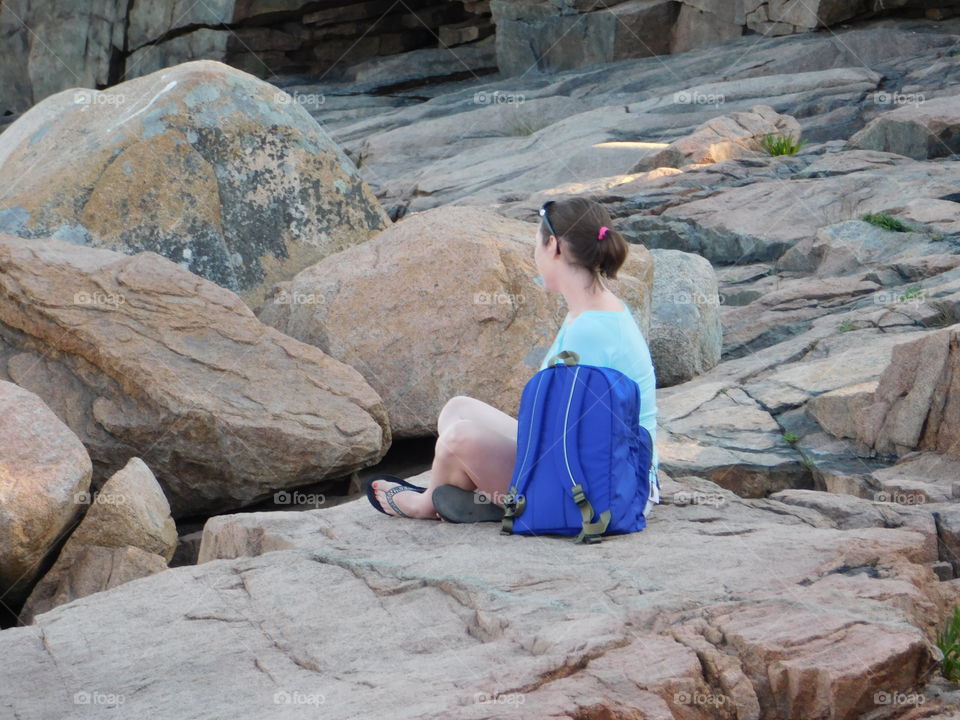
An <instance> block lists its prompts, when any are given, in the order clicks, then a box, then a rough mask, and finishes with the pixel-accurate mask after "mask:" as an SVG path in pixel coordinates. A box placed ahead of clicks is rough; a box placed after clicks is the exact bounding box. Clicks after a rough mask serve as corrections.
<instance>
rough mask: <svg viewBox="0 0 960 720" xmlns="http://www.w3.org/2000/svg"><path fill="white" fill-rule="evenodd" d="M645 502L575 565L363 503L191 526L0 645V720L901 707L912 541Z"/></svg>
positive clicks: (743, 714)
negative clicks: (176, 559)
mask: <svg viewBox="0 0 960 720" xmlns="http://www.w3.org/2000/svg"><path fill="white" fill-rule="evenodd" d="M416 480H418V481H420V482H423V481H424V480H425V478H424V477H418V478H416ZM662 480H663V486H664V499H665V500H666V504H664V505H661V506H658V507H656V508H655V509H654V511H653V512H652V517H651V520H650V524H649V526H648V528H647V529H646V530H644V531H643V532H642V533H637V534H633V535H627V536H616V537H608V538H606V539H605V540H604V541H603V542H602V543H601V544H599V545H596V546H578V545H575V544H573V543H572V542H570V540H569V539H568V538H566V539H562V538H555V537H542V538H536V537H520V536H504V535H501V534H500V533H499V526H498V525H496V524H477V525H452V524H446V523H439V522H435V521H414V520H403V519H397V518H391V517H387V516H385V515H382V514H379V513H377V512H376V511H374V510H373V509H372V508H370V507H369V505H368V504H367V503H366V502H365V501H363V500H362V499H361V500H358V501H356V502H350V503H346V504H344V505H340V506H337V507H335V508H332V509H329V510H315V511H307V512H283V513H250V514H240V515H229V516H220V517H217V518H214V519H211V520H210V521H209V522H208V524H207V526H206V528H205V532H204V537H203V543H202V548H201V564H200V565H197V566H188V567H180V568H175V569H172V570H169V571H166V572H163V573H160V574H158V575H154V576H151V577H148V578H144V579H140V580H136V581H133V582H130V583H127V584H125V585H123V586H120V587H117V588H114V589H111V590H108V591H106V592H103V593H99V594H98V595H97V596H96V597H95V598H83V599H80V600H77V601H74V602H72V603H70V604H68V605H66V606H61V607H59V608H56V609H54V610H53V611H51V612H48V613H44V614H42V615H39V616H38V617H37V618H36V620H35V622H36V624H35V625H34V626H30V627H23V628H16V629H12V630H7V631H4V632H3V633H2V634H0V673H2V676H3V677H4V683H3V685H2V689H0V713H6V715H7V716H11V717H18V718H24V719H28V718H29V719H31V720H32V719H34V718H61V717H66V716H70V717H88V716H89V717H93V716H94V715H92V714H90V715H85V714H84V712H86V711H88V710H89V711H90V712H91V713H92V712H93V711H94V710H96V709H97V708H96V707H95V706H93V705H91V706H90V707H82V706H81V705H79V704H75V703H74V697H75V695H76V694H77V693H81V695H80V696H79V697H81V698H82V697H83V695H82V693H88V694H91V695H92V696H93V697H101V696H108V695H109V694H113V695H114V696H116V697H118V698H123V699H122V710H123V712H125V713H128V714H130V716H131V717H133V716H137V717H148V716H149V717H163V718H172V719H180V718H216V717H226V716H231V715H240V716H249V717H278V718H287V717H289V718H299V717H316V716H317V713H322V716H323V717H327V718H353V717H390V718H428V717H450V718H487V717H516V718H600V717H630V718H671V717H682V718H711V717H728V718H813V717H830V718H851V719H852V718H858V717H861V716H863V715H864V713H867V712H871V711H877V710H878V708H879V706H878V705H877V701H876V693H882V692H887V693H897V692H903V693H906V692H909V691H911V689H914V688H917V687H920V686H921V685H922V683H923V682H924V680H925V678H926V677H927V675H928V673H929V671H930V669H931V667H932V665H933V664H934V661H935V650H934V649H933V646H932V643H931V640H932V632H933V630H934V627H935V626H936V625H937V624H938V623H939V620H938V618H939V617H940V613H941V612H942V611H943V608H944V607H946V605H948V604H949V603H950V602H953V601H955V600H956V599H957V597H958V596H960V594H958V589H957V588H956V587H955V583H949V582H947V583H940V582H938V581H937V580H936V578H935V576H934V575H933V573H932V571H931V570H930V568H929V567H928V566H927V565H926V564H927V563H928V562H929V560H930V547H929V543H928V538H927V537H925V535H924V532H922V531H920V530H918V529H914V528H909V527H899V528H895V527H885V526H884V525H885V524H884V522H883V520H882V518H880V519H877V520H876V524H875V525H871V526H858V527H843V528H842V527H840V524H842V523H838V522H837V521H836V520H835V519H831V516H830V514H829V513H826V514H825V513H824V512H820V511H819V510H817V509H814V507H804V506H802V505H797V504H793V505H788V504H785V503H783V502H780V501H778V500H774V499H765V500H742V499H739V498H737V497H736V496H734V495H733V494H732V493H729V492H728V491H725V490H723V489H722V488H719V487H718V486H716V485H713V484H712V483H709V482H708V481H705V480H701V479H698V478H693V477H688V478H681V482H673V481H672V480H670V479H669V478H668V477H667V476H666V475H663V476H662ZM794 502H797V501H796V500H794ZM859 502H861V503H866V504H868V505H869V504H870V503H869V502H868V501H865V500H859ZM834 515H835V513H834ZM864 516H865V517H866V516H867V515H866V514H864ZM878 518H879V516H878ZM104 618H109V619H110V622H109V624H108V625H104V624H103V620H104ZM37 686H40V687H44V688H46V689H47V691H46V692H44V693H42V694H39V693H33V692H28V691H27V688H30V687H37ZM94 693H100V695H99V696H96V695H93V694H94ZM937 707H939V706H938V705H937V701H935V700H932V699H931V700H930V701H929V703H928V705H927V706H926V707H925V710H928V711H935V710H936V709H937ZM879 709H881V710H882V708H879ZM101 711H102V709H101ZM70 713H73V714H70ZM931 716H932V715H931ZM943 717H946V715H943Z"/></svg>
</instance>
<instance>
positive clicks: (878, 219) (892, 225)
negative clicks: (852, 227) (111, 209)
mask: <svg viewBox="0 0 960 720" xmlns="http://www.w3.org/2000/svg"><path fill="white" fill-rule="evenodd" d="M860 219H861V220H863V221H864V222H868V223H870V224H871V225H876V226H877V227H880V228H883V229H884V230H893V231H894V232H912V231H913V228H912V227H910V226H909V225H906V224H904V223H903V222H901V221H900V220H897V218H895V217H893V215H887V213H867V214H866V215H864V216H863V217H862V218H860Z"/></svg>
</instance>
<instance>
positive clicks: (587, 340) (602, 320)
mask: <svg viewBox="0 0 960 720" xmlns="http://www.w3.org/2000/svg"><path fill="white" fill-rule="evenodd" d="M621 302H622V303H623V306H624V309H623V310H621V311H619V312H615V311H609V310H584V311H583V312H581V313H580V314H579V315H577V317H576V318H574V319H573V320H571V319H570V313H567V316H566V317H565V318H564V321H563V324H562V325H561V326H560V329H559V330H558V331H557V336H556V337H555V338H554V340H553V344H552V345H551V346H550V348H549V349H548V350H547V352H546V354H545V355H544V356H543V362H542V363H541V365H540V370H543V369H544V368H546V367H547V360H549V359H550V358H552V357H553V356H554V355H556V354H557V353H558V352H561V351H563V350H570V351H571V352H575V353H577V355H579V356H580V362H581V363H583V364H584V365H599V366H601V367H610V368H613V369H614V370H619V371H620V372H622V373H623V374H624V375H626V376H627V377H629V378H631V379H632V380H634V381H635V382H636V383H637V385H638V386H639V388H640V417H639V420H640V425H641V426H642V427H644V428H646V430H647V432H649V433H650V440H651V441H652V442H653V461H652V463H651V465H650V500H648V502H647V508H646V510H647V511H649V509H650V507H651V505H653V504H655V503H658V502H659V501H660V492H659V489H660V485H659V482H658V481H657V469H658V467H659V458H658V456H657V445H656V440H657V395H656V387H657V378H656V373H655V371H654V367H653V360H652V359H651V357H650V348H649V347H647V341H646V338H644V337H643V332H642V331H641V330H640V326H639V325H637V321H636V320H635V319H634V317H633V313H632V312H631V309H630V306H629V305H627V303H626V302H624V301H623V300H621Z"/></svg>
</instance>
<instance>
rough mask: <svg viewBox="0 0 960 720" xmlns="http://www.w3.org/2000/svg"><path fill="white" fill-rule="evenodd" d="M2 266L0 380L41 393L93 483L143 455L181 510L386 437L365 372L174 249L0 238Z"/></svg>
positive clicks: (297, 478)
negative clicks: (304, 338) (258, 312)
mask: <svg viewBox="0 0 960 720" xmlns="http://www.w3.org/2000/svg"><path fill="white" fill-rule="evenodd" d="M0 266H2V267H3V268H4V272H3V273H2V274H0V377H3V378H9V379H11V380H13V381H14V382H16V383H18V384H20V385H22V386H23V387H26V388H28V389H30V390H32V391H34V392H36V393H37V394H38V395H40V397H42V398H44V400H45V401H46V402H47V403H48V404H49V405H50V406H51V408H52V409H53V410H54V412H56V413H57V415H58V416H59V417H60V418H61V419H62V420H63V421H64V422H66V423H67V425H68V426H70V428H71V429H72V430H73V431H74V432H75V433H76V434H77V435H78V436H79V437H80V439H81V440H82V441H83V443H84V444H85V445H86V447H87V449H88V451H89V452H90V455H91V457H92V458H93V460H94V462H95V463H96V465H97V470H98V472H97V474H98V478H99V480H100V481H102V480H104V479H106V478H107V477H109V476H110V475H112V474H113V473H114V472H116V471H117V470H119V469H120V468H121V467H122V466H123V465H125V464H126V463H127V461H128V460H129V458H130V457H131V455H136V456H137V457H140V458H142V459H143V460H144V462H146V463H147V464H148V465H149V467H150V468H151V469H152V471H153V472H154V473H155V475H156V477H157V480H158V481H159V482H160V484H161V486H162V487H163V489H164V492H165V493H166V495H167V497H168V498H169V501H170V505H171V507H172V509H173V513H174V515H175V516H176V517H180V516H183V515H186V514H198V513H203V512H207V511H211V510H224V509H230V508H237V507H241V506H243V505H246V504H248V503H251V502H254V501H255V500H257V499H259V498H263V497H266V496H267V495H269V493H270V491H271V490H273V489H276V488H280V487H292V486H296V485H302V484H306V483H309V482H312V481H315V480H320V479H323V478H325V477H336V476H341V475H344V474H347V473H350V472H352V471H354V470H357V469H359V468H361V467H365V466H366V465H369V464H373V463H375V462H377V460H379V459H380V457H382V455H383V454H384V452H386V449H387V447H388V446H389V444H390V430H389V425H388V420H387V415H386V410H385V409H384V406H383V403H382V401H381V399H380V398H379V396H378V395H377V394H376V392H375V391H374V390H373V389H372V388H371V387H370V386H369V385H368V384H367V383H366V381H365V380H364V379H363V376H362V375H360V373H358V372H357V371H356V370H354V369H353V368H350V367H347V366H346V365H344V364H343V363H340V362H338V361H337V360H335V359H333V358H331V357H329V356H327V355H325V354H324V353H322V352H320V351H319V350H317V349H316V348H314V347H310V346H309V345H305V344H303V343H300V342H298V341H296V340H294V339H293V338H290V337H287V336H286V335H283V334H281V333H278V332H277V331H276V330H274V329H272V328H269V327H266V326H265V325H263V324H262V323H261V322H259V321H258V320H257V318H256V317H255V316H254V315H253V313H252V311H251V310H250V309H249V308H247V306H246V305H244V304H243V302H242V301H241V300H240V298H239V297H237V296H236V295H234V294H233V293H232V292H230V291H229V290H225V289H224V288H221V287H219V286H217V285H215V284H213V283H212V282H209V281H207V280H204V279H203V278H199V277H197V276H196V275H193V274H192V273H190V272H189V271H187V270H185V269H184V268H182V267H179V266H177V265H175V264H174V263H172V262H170V261H169V260H166V259H165V258H162V257H160V256H158V255H155V254H153V253H140V254H138V255H134V256H129V255H123V254H120V253H116V252H112V251H110V250H101V249H96V248H88V247H83V246H80V245H74V244H71V243H67V242H62V241H59V240H51V239H41V238H36V239H24V238H18V237H13V236H9V235H0Z"/></svg>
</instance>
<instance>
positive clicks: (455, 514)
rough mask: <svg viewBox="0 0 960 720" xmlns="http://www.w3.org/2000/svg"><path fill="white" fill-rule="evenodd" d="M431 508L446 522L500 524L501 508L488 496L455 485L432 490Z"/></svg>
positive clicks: (501, 517) (441, 486)
mask: <svg viewBox="0 0 960 720" xmlns="http://www.w3.org/2000/svg"><path fill="white" fill-rule="evenodd" d="M432 500H433V507H434V508H435V509H436V511H437V513H438V514H439V515H440V517H441V518H443V519H444V520H446V521H447V522H454V523H474V522H500V521H501V520H503V508H502V507H500V506H499V505H497V504H496V503H494V502H493V500H491V499H490V497H489V496H487V495H485V494H483V493H479V492H475V491H472V490H464V489H463V488H459V487H457V486H455V485H439V486H437V487H435V488H434V489H433V497H432Z"/></svg>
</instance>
